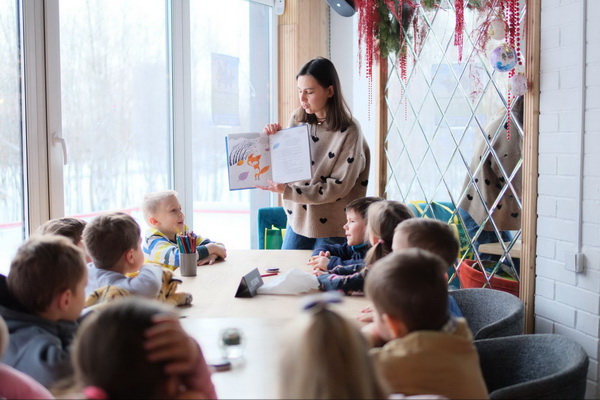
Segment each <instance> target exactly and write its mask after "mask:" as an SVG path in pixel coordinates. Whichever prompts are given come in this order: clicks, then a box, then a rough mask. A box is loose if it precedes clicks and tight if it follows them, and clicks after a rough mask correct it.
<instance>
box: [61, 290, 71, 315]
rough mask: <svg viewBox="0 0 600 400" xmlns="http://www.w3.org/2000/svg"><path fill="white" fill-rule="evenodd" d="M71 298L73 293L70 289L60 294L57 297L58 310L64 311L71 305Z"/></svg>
mask: <svg viewBox="0 0 600 400" xmlns="http://www.w3.org/2000/svg"><path fill="white" fill-rule="evenodd" d="M72 297H73V292H72V291H71V289H66V290H63V291H62V292H60V293H59V294H58V295H57V302H58V308H59V309H60V310H66V309H67V308H68V307H69V304H70V303H71V298H72Z"/></svg>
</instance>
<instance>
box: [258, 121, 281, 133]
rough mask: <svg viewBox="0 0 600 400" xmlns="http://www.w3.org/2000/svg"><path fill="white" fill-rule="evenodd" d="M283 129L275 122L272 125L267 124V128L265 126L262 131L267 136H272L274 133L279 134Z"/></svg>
mask: <svg viewBox="0 0 600 400" xmlns="http://www.w3.org/2000/svg"><path fill="white" fill-rule="evenodd" d="M282 129H283V128H282V127H281V124H280V123H279V122H276V123H274V124H267V126H265V129H264V130H263V131H264V132H265V133H266V134H267V135H272V134H274V133H277V132H279V131H280V130H282Z"/></svg>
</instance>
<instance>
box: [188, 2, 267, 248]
mask: <svg viewBox="0 0 600 400" xmlns="http://www.w3.org/2000/svg"><path fill="white" fill-rule="evenodd" d="M225 10H227V11H225ZM190 15H191V18H190V20H191V27H190V30H191V59H192V68H191V71H192V73H191V78H192V79H191V80H192V88H193V91H192V128H193V132H194V135H193V163H194V167H193V170H194V171H198V173H197V175H196V178H195V179H194V192H193V197H194V225H195V226H198V227H200V233H201V234H203V235H206V236H208V237H210V238H211V239H214V240H218V241H222V242H224V243H225V244H226V245H227V247H228V248H250V235H248V234H240V233H241V232H250V229H251V228H250V226H251V224H250V220H251V217H250V216H251V215H253V214H251V209H252V208H253V207H252V206H253V204H254V203H255V201H254V198H253V197H255V196H256V193H254V192H256V190H243V191H233V192H232V191H229V189H228V178H227V167H226V163H225V135H227V134H228V133H235V132H253V131H262V129H263V127H264V126H265V125H266V124H267V123H268V122H269V119H270V114H271V96H270V92H271V73H270V70H271V68H270V59H271V50H270V49H271V43H270V42H271V41H270V34H271V33H270V32H271V23H272V22H271V8H270V7H267V6H265V5H263V4H258V3H252V2H248V1H243V0H221V1H219V2H210V1H204V0H196V1H192V2H191V9H190ZM225 27H226V28H225ZM232 227H235V228H234V229H232Z"/></svg>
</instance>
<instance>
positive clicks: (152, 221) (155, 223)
mask: <svg viewBox="0 0 600 400" xmlns="http://www.w3.org/2000/svg"><path fill="white" fill-rule="evenodd" d="M148 222H149V223H150V225H152V226H156V225H157V224H158V220H157V219H156V218H154V217H150V218H148Z"/></svg>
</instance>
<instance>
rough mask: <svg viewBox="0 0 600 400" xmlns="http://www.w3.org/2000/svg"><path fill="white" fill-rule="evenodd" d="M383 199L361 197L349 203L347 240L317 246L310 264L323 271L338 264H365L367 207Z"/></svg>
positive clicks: (346, 225) (347, 210)
mask: <svg viewBox="0 0 600 400" xmlns="http://www.w3.org/2000/svg"><path fill="white" fill-rule="evenodd" d="M382 200H383V199H382V198H381V197H361V198H358V199H356V200H352V201H351V202H350V203H348V205H347V206H346V224H345V225H344V231H345V232H346V240H347V242H346V243H344V244H329V245H322V246H318V247H316V248H315V250H314V251H313V254H312V257H311V258H310V260H309V261H308V265H310V266H312V267H313V268H315V269H320V270H321V271H327V270H330V269H332V268H334V267H337V266H338V265H359V264H360V265H364V263H365V262H364V258H365V254H366V253H367V250H369V241H368V240H367V239H366V237H365V236H366V235H365V233H366V227H367V209H368V208H369V206H370V205H371V204H373V203H375V202H377V201H382Z"/></svg>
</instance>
